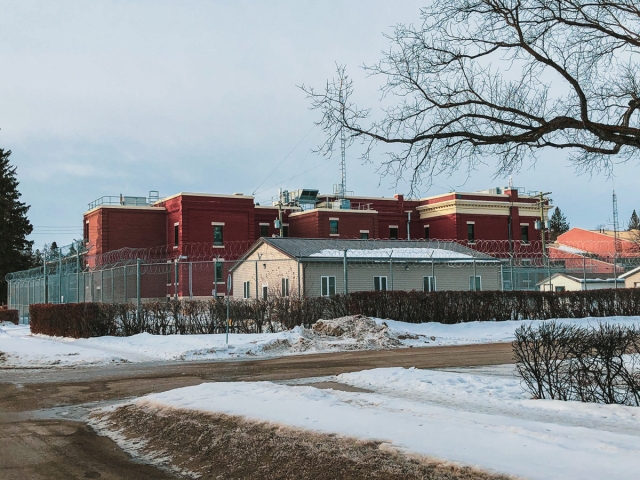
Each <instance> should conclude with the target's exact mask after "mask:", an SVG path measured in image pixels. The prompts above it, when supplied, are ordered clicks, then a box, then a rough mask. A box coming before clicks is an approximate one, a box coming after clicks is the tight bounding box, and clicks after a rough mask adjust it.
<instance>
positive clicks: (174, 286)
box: [173, 258, 179, 300]
mask: <svg viewBox="0 0 640 480" xmlns="http://www.w3.org/2000/svg"><path fill="white" fill-rule="evenodd" d="M178 260H179V259H177V258H176V259H175V262H174V264H175V267H176V269H175V272H174V274H173V280H174V281H173V298H174V299H175V300H177V299H178V265H179V263H178Z"/></svg>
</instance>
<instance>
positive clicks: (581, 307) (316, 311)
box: [29, 289, 640, 338]
mask: <svg viewBox="0 0 640 480" xmlns="http://www.w3.org/2000/svg"><path fill="white" fill-rule="evenodd" d="M29 312H30V315H31V331H32V332H33V333H43V334H46V335H55V336H66V337H75V338H87V337H94V336H101V335H117V336H128V335H135V334H138V333H144V332H146V333H151V334H155V335H169V334H181V335H186V334H204V333H222V332H224V331H225V328H226V327H225V321H226V320H225V319H226V304H225V302H224V301H223V300H206V301H203V300H171V301H168V302H152V303H143V304H142V307H141V310H140V314H139V315H138V313H137V312H136V308H135V306H134V305H133V304H99V303H81V304H64V305H43V304H37V305H31V307H30V309H29ZM356 314H361V315H366V316H369V317H379V318H390V319H394V320H399V321H403V322H409V323H425V322H441V323H447V324H453V323H463V322H473V321H504V320H518V319H525V318H526V319H532V320H545V319H551V318H584V317H605V316H614V315H640V289H618V290H592V291H580V292H563V293H555V292H523V291H517V292H459V291H446V292H431V293H425V292H416V291H412V292H405V291H397V292H356V293H352V294H349V295H346V296H345V295H335V296H332V297H317V298H305V299H296V298H282V297H272V298H269V299H266V300H257V301H256V300H237V301H236V300H234V301H232V302H231V303H230V317H231V318H232V319H233V325H232V331H234V332H237V333H262V332H272V331H279V330H282V329H289V328H293V327H295V326H297V325H303V326H305V327H310V326H311V324H313V323H314V322H315V321H317V320H318V319H319V318H337V317H342V316H345V315H356Z"/></svg>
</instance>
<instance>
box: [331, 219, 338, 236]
mask: <svg viewBox="0 0 640 480" xmlns="http://www.w3.org/2000/svg"><path fill="white" fill-rule="evenodd" d="M329 233H330V234H331V235H337V234H338V220H329Z"/></svg>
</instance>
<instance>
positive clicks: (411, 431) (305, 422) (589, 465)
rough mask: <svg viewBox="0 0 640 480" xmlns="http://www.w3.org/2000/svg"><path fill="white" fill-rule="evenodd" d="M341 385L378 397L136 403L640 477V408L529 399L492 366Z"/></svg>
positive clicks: (548, 467) (508, 465) (455, 455)
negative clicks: (360, 388) (475, 370)
mask: <svg viewBox="0 0 640 480" xmlns="http://www.w3.org/2000/svg"><path fill="white" fill-rule="evenodd" d="M499 373H500V372H499ZM338 380H339V381H341V382H345V383H350V384H352V385H358V386H366V388H368V389H373V390H374V393H353V392H342V391H336V390H320V389H316V388H313V387H309V386H286V385H278V384H273V383H270V382H254V383H250V382H238V383H210V384H202V385H199V386H194V387H187V388H181V389H177V390H172V391H169V392H164V393H160V394H154V395H149V396H146V397H142V398H140V399H138V400H137V401H136V403H137V404H138V405H140V406H143V407H153V408H161V409H162V408H169V409H181V410H182V409H186V410H196V411H202V412H216V413H225V414H230V415H240V416H244V417H247V418H249V419H253V420H263V421H270V422H275V423H279V424H284V425H287V426H291V427H295V428H304V429H309V430H313V431H318V432H322V433H330V434H341V435H348V436H355V437H359V438H362V439H370V440H378V441H383V442H387V443H388V444H390V445H391V446H392V447H395V448H397V449H399V450H401V451H406V452H413V453H418V454H423V455H428V456H434V457H438V458H441V459H445V460H450V461H456V462H461V463H464V464H467V465H474V466H478V467H480V468H484V469H490V470H493V471H498V472H503V473H507V474H512V475H518V476H524V477H526V478H531V479H570V478H575V479H601V478H635V476H636V475H637V472H638V469H640V456H639V455H638V454H639V453H640V436H639V434H638V432H640V428H639V427H640V420H639V418H638V414H640V409H637V408H633V407H620V406H607V405H598V406H597V407H601V408H597V409H594V408H593V407H594V406H593V405H582V404H575V403H566V402H558V401H534V400H530V399H527V398H526V396H525V395H524V394H523V392H522V389H520V388H519V385H518V381H517V379H515V378H514V377H509V376H504V369H503V370H502V372H501V373H500V374H498V375H493V374H491V372H490V369H485V373H484V374H473V373H455V372H434V371H421V370H415V369H401V368H393V369H376V370H369V371H365V372H357V373H350V374H343V375H340V376H339V377H338ZM582 407H585V408H582ZM569 412H573V413H569Z"/></svg>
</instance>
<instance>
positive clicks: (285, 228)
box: [282, 225, 289, 237]
mask: <svg viewBox="0 0 640 480" xmlns="http://www.w3.org/2000/svg"><path fill="white" fill-rule="evenodd" d="M282 236H283V237H288V236H289V225H282Z"/></svg>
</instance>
